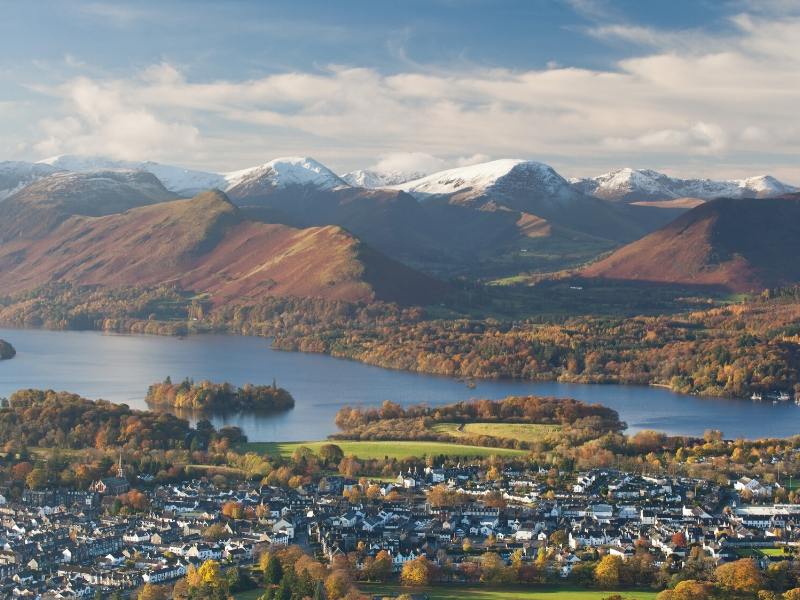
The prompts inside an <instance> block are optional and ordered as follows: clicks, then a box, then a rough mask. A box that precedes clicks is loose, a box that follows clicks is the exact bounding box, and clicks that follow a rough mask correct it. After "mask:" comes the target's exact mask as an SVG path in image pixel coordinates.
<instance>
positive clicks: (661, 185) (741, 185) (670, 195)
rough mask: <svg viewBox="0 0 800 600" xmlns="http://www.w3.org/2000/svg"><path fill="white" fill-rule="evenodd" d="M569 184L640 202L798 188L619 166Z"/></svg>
mask: <svg viewBox="0 0 800 600" xmlns="http://www.w3.org/2000/svg"><path fill="white" fill-rule="evenodd" d="M571 184H572V186H573V187H574V188H575V189H577V190H579V191H581V192H583V193H585V194H590V195H592V196H594V197H596V198H602V199H604V200H612V201H614V202H642V201H659V200H672V199H676V198H698V199H701V200H713V199H714V198H770V197H774V196H780V195H782V194H789V193H792V192H796V191H798V188H796V187H794V186H791V185H787V184H785V183H781V182H780V181H778V180H777V179H775V178H774V177H772V176H770V175H759V176H756V177H748V178H747V179H731V180H728V181H713V180H711V179H678V178H676V177H669V176H667V175H665V174H664V173H659V172H658V171H652V170H650V169H618V170H616V171H611V172H609V173H605V174H603V175H598V176H597V177H591V178H587V179H573V180H571Z"/></svg>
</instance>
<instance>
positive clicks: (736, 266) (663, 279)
mask: <svg viewBox="0 0 800 600" xmlns="http://www.w3.org/2000/svg"><path fill="white" fill-rule="evenodd" d="M799 253H800V195H798V194H795V195H787V196H784V197H780V198H769V199H753V198H719V199H716V200H712V201H709V202H705V203H703V204H700V205H699V206H697V207H695V208H693V209H691V210H689V211H688V212H686V213H684V214H683V215H681V216H680V217H678V218H677V219H675V220H674V221H672V222H671V223H669V224H668V225H666V226H664V227H662V228H661V229H658V230H656V231H654V232H653V233H650V234H648V235H647V236H645V237H643V238H641V239H639V240H637V241H635V242H632V243H631V244H628V245H626V246H623V247H622V248H620V249H618V250H617V251H615V252H614V253H612V254H611V255H610V256H608V257H606V258H604V259H602V260H600V261H598V262H596V263H594V264H592V265H590V266H588V267H587V268H586V269H584V270H583V271H582V272H581V274H582V275H583V276H586V277H596V278H603V279H617V280H635V281H648V282H657V283H670V284H675V283H677V284H692V285H711V286H721V287H724V288H727V289H728V290H730V291H735V292H751V291H755V290H761V289H764V288H767V287H775V286H782V285H791V284H794V283H798V282H800V263H798V261H797V260H796V257H797V256H798V254H799Z"/></svg>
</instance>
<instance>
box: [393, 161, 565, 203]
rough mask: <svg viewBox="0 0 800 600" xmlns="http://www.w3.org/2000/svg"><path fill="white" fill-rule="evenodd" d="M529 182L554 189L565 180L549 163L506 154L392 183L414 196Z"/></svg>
mask: <svg viewBox="0 0 800 600" xmlns="http://www.w3.org/2000/svg"><path fill="white" fill-rule="evenodd" d="M521 186H531V187H535V188H536V189H537V190H536V191H543V192H549V193H558V192H559V191H560V190H561V189H562V188H564V187H567V186H568V183H567V181H566V180H565V179H564V178H563V177H561V175H559V174H558V173H556V172H555V171H554V170H553V169H552V167H550V166H548V165H546V164H544V163H540V162H535V161H530V160H522V159H513V158H506V159H501V160H493V161H490V162H485V163H480V164H477V165H470V166H468V167H457V168H455V169H447V170H446V171H440V172H438V173H434V174H432V175H428V176H427V177H423V178H421V179H416V180H414V181H408V182H406V183H402V184H400V185H396V186H392V187H393V188H394V189H399V190H403V191H406V192H410V193H412V194H415V195H417V196H418V197H424V196H434V195H447V194H455V193H461V192H467V193H469V194H480V193H484V192H486V191H488V190H489V189H490V188H508V187H517V188H518V187H521Z"/></svg>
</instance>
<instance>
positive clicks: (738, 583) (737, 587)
mask: <svg viewBox="0 0 800 600" xmlns="http://www.w3.org/2000/svg"><path fill="white" fill-rule="evenodd" d="M714 577H715V579H716V580H717V584H718V585H719V587H720V588H722V589H723V590H725V591H727V592H733V593H746V594H755V593H756V592H757V591H758V590H759V589H760V588H761V582H762V577H761V572H760V571H759V570H758V566H756V563H755V561H754V560H753V559H750V558H743V559H741V560H737V561H735V562H731V563H726V564H724V565H720V566H719V567H717V570H716V571H715V572H714Z"/></svg>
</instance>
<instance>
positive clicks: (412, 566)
mask: <svg viewBox="0 0 800 600" xmlns="http://www.w3.org/2000/svg"><path fill="white" fill-rule="evenodd" d="M430 581H431V565H430V563H429V562H428V559H427V558H425V557H424V556H419V557H417V558H415V559H414V560H410V561H408V562H407V563H406V564H404V565H403V571H402V572H401V573H400V582H401V583H402V584H403V585H408V586H421V585H428V584H429V583H430Z"/></svg>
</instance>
